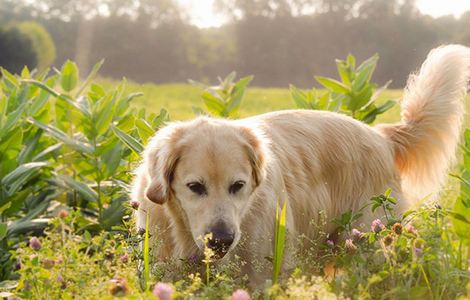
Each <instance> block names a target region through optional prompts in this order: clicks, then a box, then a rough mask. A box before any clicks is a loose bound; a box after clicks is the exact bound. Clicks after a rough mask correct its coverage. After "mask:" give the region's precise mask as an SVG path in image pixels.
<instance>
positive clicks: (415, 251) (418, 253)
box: [413, 248, 423, 256]
mask: <svg viewBox="0 0 470 300" xmlns="http://www.w3.org/2000/svg"><path fill="white" fill-rule="evenodd" d="M413 253H414V254H415V255H416V256H421V255H422V254H423V249H421V248H413Z"/></svg>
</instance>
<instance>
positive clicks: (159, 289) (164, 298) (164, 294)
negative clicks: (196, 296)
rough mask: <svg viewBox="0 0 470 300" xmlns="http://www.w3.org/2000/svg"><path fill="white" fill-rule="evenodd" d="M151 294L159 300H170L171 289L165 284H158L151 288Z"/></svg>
mask: <svg viewBox="0 0 470 300" xmlns="http://www.w3.org/2000/svg"><path fill="white" fill-rule="evenodd" d="M152 294H153V295H154V296H155V297H157V298H158V299H160V300H170V299H171V296H172V294H173V287H172V286H171V285H169V284H167V283H163V282H159V283H157V284H156V285H155V287H154V288H153V291H152Z"/></svg>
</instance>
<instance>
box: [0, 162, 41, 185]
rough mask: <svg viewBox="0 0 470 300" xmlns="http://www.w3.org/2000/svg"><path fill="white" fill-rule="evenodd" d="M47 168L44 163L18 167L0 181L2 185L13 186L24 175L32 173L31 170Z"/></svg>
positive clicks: (32, 163)
mask: <svg viewBox="0 0 470 300" xmlns="http://www.w3.org/2000/svg"><path fill="white" fill-rule="evenodd" d="M45 166H47V163H46V162H31V163H26V164H22V165H20V166H18V167H17V168H16V169H15V170H13V171H12V172H10V173H8V174H7V175H6V176H5V177H3V179H2V185H5V186H9V185H13V184H15V182H16V181H18V180H20V179H21V177H23V176H24V175H25V174H27V173H30V172H32V171H33V170H37V169H40V168H42V167H45Z"/></svg>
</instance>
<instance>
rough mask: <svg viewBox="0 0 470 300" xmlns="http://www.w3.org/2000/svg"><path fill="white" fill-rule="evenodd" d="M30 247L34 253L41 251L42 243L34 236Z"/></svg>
mask: <svg viewBox="0 0 470 300" xmlns="http://www.w3.org/2000/svg"><path fill="white" fill-rule="evenodd" d="M29 247H31V249H33V250H34V251H39V250H40V249H41V241H40V240H39V239H38V238H37V237H35V236H33V237H32V238H31V239H30V240H29Z"/></svg>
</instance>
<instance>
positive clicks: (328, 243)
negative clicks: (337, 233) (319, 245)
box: [326, 240, 335, 248]
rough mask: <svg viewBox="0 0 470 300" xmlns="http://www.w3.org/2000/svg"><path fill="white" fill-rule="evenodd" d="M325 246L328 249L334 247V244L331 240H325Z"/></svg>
mask: <svg viewBox="0 0 470 300" xmlns="http://www.w3.org/2000/svg"><path fill="white" fill-rule="evenodd" d="M326 245H327V246H328V247H330V248H333V247H334V246H335V242H333V241H332V240H326Z"/></svg>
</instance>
